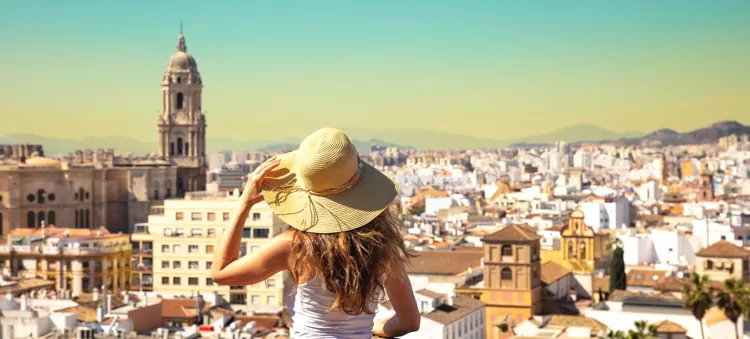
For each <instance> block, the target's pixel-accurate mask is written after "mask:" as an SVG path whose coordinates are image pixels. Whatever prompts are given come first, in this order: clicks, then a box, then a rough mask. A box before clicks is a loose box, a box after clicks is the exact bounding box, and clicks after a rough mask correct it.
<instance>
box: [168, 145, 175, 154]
mask: <svg viewBox="0 0 750 339" xmlns="http://www.w3.org/2000/svg"><path fill="white" fill-rule="evenodd" d="M169 155H174V143H173V142H171V143H169Z"/></svg>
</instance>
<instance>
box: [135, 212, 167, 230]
mask: <svg viewBox="0 0 750 339" xmlns="http://www.w3.org/2000/svg"><path fill="white" fill-rule="evenodd" d="M152 212H153V209H152ZM161 215H164V208H163V207H162V214H161ZM133 233H134V234H149V231H148V223H145V222H142V223H137V224H135V230H134V231H133Z"/></svg>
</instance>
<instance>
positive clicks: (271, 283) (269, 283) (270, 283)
mask: <svg viewBox="0 0 750 339" xmlns="http://www.w3.org/2000/svg"><path fill="white" fill-rule="evenodd" d="M266 287H276V280H273V279H268V280H266Z"/></svg>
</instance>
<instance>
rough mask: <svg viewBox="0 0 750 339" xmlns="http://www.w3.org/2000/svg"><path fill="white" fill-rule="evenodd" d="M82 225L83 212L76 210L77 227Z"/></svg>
mask: <svg viewBox="0 0 750 339" xmlns="http://www.w3.org/2000/svg"><path fill="white" fill-rule="evenodd" d="M80 227H81V212H80V211H78V210H76V228H80Z"/></svg>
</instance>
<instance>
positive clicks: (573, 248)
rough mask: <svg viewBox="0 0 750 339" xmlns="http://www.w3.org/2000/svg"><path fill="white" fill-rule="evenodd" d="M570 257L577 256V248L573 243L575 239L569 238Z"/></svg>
mask: <svg viewBox="0 0 750 339" xmlns="http://www.w3.org/2000/svg"><path fill="white" fill-rule="evenodd" d="M568 258H572V259H575V258H576V248H575V246H574V245H573V240H568Z"/></svg>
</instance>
